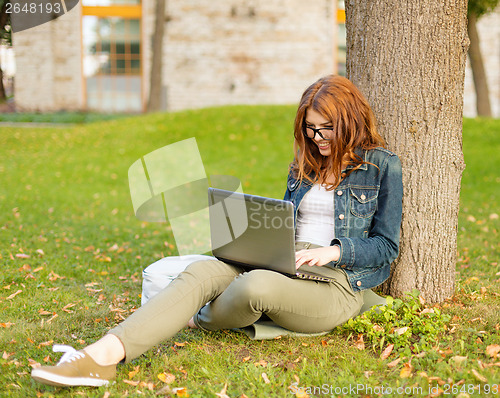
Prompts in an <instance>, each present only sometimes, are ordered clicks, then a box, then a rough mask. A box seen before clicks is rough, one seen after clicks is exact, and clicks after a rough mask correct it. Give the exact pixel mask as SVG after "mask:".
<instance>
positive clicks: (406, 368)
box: [399, 362, 413, 379]
mask: <svg viewBox="0 0 500 398" xmlns="http://www.w3.org/2000/svg"><path fill="white" fill-rule="evenodd" d="M412 370H413V366H411V363H410V362H407V363H405V364H404V365H403V369H401V372H400V373H399V377H401V378H402V379H407V378H408V377H410V376H411V372H412Z"/></svg>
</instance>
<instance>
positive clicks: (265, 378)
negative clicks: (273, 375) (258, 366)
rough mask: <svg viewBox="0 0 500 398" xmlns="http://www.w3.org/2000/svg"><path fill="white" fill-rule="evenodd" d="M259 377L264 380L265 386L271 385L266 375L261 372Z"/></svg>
mask: <svg viewBox="0 0 500 398" xmlns="http://www.w3.org/2000/svg"><path fill="white" fill-rule="evenodd" d="M261 376H262V378H263V379H264V383H266V384H270V383H271V381H270V380H269V377H267V374H266V373H265V372H263V373H262V375H261Z"/></svg>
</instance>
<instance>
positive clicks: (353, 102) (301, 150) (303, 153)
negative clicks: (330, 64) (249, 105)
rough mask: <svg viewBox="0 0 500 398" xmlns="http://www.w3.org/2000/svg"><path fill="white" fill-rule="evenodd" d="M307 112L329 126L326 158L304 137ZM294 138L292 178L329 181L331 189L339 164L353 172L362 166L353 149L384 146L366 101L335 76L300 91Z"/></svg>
mask: <svg viewBox="0 0 500 398" xmlns="http://www.w3.org/2000/svg"><path fill="white" fill-rule="evenodd" d="M308 109H312V110H314V111H316V112H318V113H319V114H321V115H322V116H323V117H324V118H325V119H327V120H329V121H331V122H332V126H333V131H332V137H331V138H332V139H331V141H330V145H331V153H330V155H329V156H326V157H325V156H322V155H321V154H320V153H319V150H318V147H317V146H316V144H315V143H314V142H313V141H312V140H311V139H309V138H306V137H305V135H304V132H305V117H306V112H307V110H308ZM294 135H295V145H294V149H295V160H294V161H293V163H292V164H291V167H292V170H294V172H295V176H296V178H297V179H299V180H303V179H306V180H308V181H310V182H312V183H320V184H326V185H328V184H327V183H326V181H327V179H333V181H335V183H334V186H333V187H335V186H337V185H338V184H339V182H340V176H341V173H342V161H344V162H347V163H348V164H349V165H352V166H353V167H354V169H356V168H357V167H359V166H361V165H362V164H363V163H365V162H364V161H363V159H361V157H359V156H358V155H356V154H355V153H354V150H355V149H356V148H361V149H366V150H368V149H373V148H375V147H379V146H384V140H383V139H382V137H381V136H380V135H379V134H378V132H377V129H376V126H375V116H374V114H373V111H372V110H371V108H370V105H369V104H368V101H367V100H366V98H365V97H364V96H363V94H362V93H361V91H360V90H359V89H358V88H357V87H356V86H355V85H354V84H353V83H352V82H351V81H350V80H348V79H346V78H345V77H342V76H336V75H329V76H325V77H323V78H321V79H319V80H318V81H317V82H316V83H314V84H312V85H311V86H309V87H308V88H307V89H306V90H305V91H304V94H303V95H302V98H301V100H300V104H299V107H298V109H297V115H296V116H295V124H294ZM352 171H353V170H350V172H352ZM330 185H331V184H330ZM333 187H329V188H330V189H333Z"/></svg>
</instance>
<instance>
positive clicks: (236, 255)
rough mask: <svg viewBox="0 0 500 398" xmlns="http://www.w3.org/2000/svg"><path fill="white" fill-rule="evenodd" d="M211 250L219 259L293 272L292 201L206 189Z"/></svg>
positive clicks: (286, 272) (243, 264) (287, 272)
mask: <svg viewBox="0 0 500 398" xmlns="http://www.w3.org/2000/svg"><path fill="white" fill-rule="evenodd" d="M208 201H209V205H210V206H209V214H210V235H211V240H212V253H213V255H214V256H215V257H217V258H218V259H219V260H221V261H224V262H227V263H232V264H236V265H241V266H248V267H252V268H264V269H270V270H274V271H278V272H281V273H284V274H289V275H294V274H295V272H296V270H295V249H294V243H295V236H294V235H295V230H294V222H293V204H292V203H291V202H288V201H284V200H278V199H270V198H265V197H262V196H255V195H248V194H242V193H239V192H231V191H225V190H222V189H217V188H209V190H208Z"/></svg>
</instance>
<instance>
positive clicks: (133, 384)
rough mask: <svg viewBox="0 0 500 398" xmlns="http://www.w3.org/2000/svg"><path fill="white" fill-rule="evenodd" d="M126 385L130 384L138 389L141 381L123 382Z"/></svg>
mask: <svg viewBox="0 0 500 398" xmlns="http://www.w3.org/2000/svg"><path fill="white" fill-rule="evenodd" d="M123 382H124V383H126V384H130V385H131V386H134V387H137V386H138V385H139V383H140V381H132V380H123Z"/></svg>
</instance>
